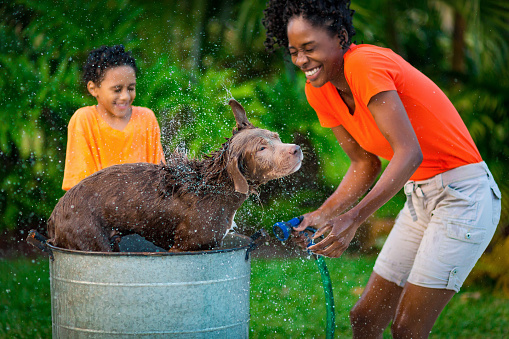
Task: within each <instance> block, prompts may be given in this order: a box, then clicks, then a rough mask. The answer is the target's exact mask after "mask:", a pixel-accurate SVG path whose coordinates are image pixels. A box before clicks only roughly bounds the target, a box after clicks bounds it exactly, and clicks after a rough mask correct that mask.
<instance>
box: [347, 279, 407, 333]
mask: <svg viewBox="0 0 509 339" xmlns="http://www.w3.org/2000/svg"><path fill="white" fill-rule="evenodd" d="M402 291H403V288H402V287H400V286H398V285H397V284H395V283H393V282H390V281H388V280H385V279H384V278H382V277H381V276H379V275H378V274H376V273H375V272H373V273H372V274H371V277H370V278H369V281H368V284H367V285H366V288H365V289H364V292H363V293H362V296H361V298H360V299H359V301H358V302H357V303H356V304H355V306H354V307H353V308H352V310H351V311H350V323H351V325H352V331H353V338H381V337H382V334H383V332H384V330H385V329H386V328H387V326H389V323H390V322H391V320H392V319H393V318H394V313H395V311H396V307H397V305H398V301H399V299H400V296H401V293H402Z"/></svg>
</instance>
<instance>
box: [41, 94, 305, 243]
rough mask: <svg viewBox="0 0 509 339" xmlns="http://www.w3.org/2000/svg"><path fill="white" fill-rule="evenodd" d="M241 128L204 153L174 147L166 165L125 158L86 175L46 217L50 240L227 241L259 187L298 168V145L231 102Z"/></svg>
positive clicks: (238, 125)
mask: <svg viewBox="0 0 509 339" xmlns="http://www.w3.org/2000/svg"><path fill="white" fill-rule="evenodd" d="M229 104H230V106H231V108H232V110H233V113H234V115H235V120H236V122H237V129H236V130H234V131H233V136H232V137H231V138H230V139H227V142H225V143H224V144H223V145H222V148H221V149H220V150H219V151H216V152H213V153H211V154H209V155H207V156H205V157H204V158H203V159H202V160H195V159H188V158H187V157H186V155H185V154H182V153H179V152H175V153H174V154H172V155H171V156H170V157H169V158H168V159H167V165H162V164H161V165H154V164H148V163H136V164H122V165H115V166H111V167H108V168H105V169H103V170H101V171H99V172H96V173H94V174H93V175H91V176H89V177H87V178H85V179H83V180H82V181H81V182H80V183H79V184H77V185H76V186H74V187H73V188H71V189H70V190H69V191H68V192H67V193H66V194H65V195H64V196H63V197H62V198H61V199H60V201H59V202H58V203H57V205H56V206H55V209H54V210H53V213H52V214H51V216H50V218H49V220H48V234H49V237H50V240H49V241H48V242H49V243H50V244H52V245H54V246H57V247H61V248H68V249H76V250H84V251H100V252H109V251H118V242H119V241H120V237H121V236H123V235H127V234H132V233H137V234H139V235H141V236H142V237H144V238H145V239H147V240H148V241H151V242H153V243H154V244H155V245H157V246H159V247H162V248H164V249H170V251H175V252H178V251H195V250H208V249H211V248H213V247H216V246H218V245H220V244H221V241H222V239H223V237H224V236H225V234H226V233H227V232H228V230H229V229H230V228H231V226H232V222H233V217H234V215H235V212H236V211H237V209H238V208H239V207H240V206H241V205H242V203H243V202H244V200H245V199H246V198H247V196H248V195H249V194H250V192H252V191H254V189H256V187H258V186H259V185H261V184H264V183H266V182H267V181H269V180H272V179H276V178H280V177H283V176H286V175H289V174H291V173H293V172H295V171H297V170H298V169H299V168H300V166H301V161H302V151H301V149H300V147H299V146H297V145H293V144H283V143H282V142H281V140H280V139H279V136H278V135H277V134H276V133H273V132H270V131H267V130H264V129H260V128H256V127H254V126H253V125H252V124H251V123H250V122H249V121H248V119H247V117H246V112H245V111H244V108H243V107H242V106H241V105H240V104H239V103H238V102H237V101H235V100H234V99H231V100H230V102H229Z"/></svg>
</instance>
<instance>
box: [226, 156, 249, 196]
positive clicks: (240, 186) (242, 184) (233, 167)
mask: <svg viewBox="0 0 509 339" xmlns="http://www.w3.org/2000/svg"><path fill="white" fill-rule="evenodd" d="M226 170H227V172H228V175H229V176H230V178H232V180H233V184H234V185H235V191H236V192H239V193H242V194H248V192H249V184H248V183H247V180H246V178H245V177H244V176H243V175H242V173H241V172H240V169H239V158H238V157H232V158H230V161H229V162H228V164H227V165H226Z"/></svg>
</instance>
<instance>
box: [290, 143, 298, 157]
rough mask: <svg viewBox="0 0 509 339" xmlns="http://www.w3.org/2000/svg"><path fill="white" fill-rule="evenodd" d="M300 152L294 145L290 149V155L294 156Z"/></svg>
mask: <svg viewBox="0 0 509 339" xmlns="http://www.w3.org/2000/svg"><path fill="white" fill-rule="evenodd" d="M299 152H300V146H299V145H294V146H293V147H292V148H290V154H292V155H295V154H297V153H299Z"/></svg>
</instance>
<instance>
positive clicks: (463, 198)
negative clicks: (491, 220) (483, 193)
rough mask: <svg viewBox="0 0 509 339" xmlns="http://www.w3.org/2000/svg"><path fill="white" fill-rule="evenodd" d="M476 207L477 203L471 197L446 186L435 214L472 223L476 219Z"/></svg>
mask: <svg viewBox="0 0 509 339" xmlns="http://www.w3.org/2000/svg"><path fill="white" fill-rule="evenodd" d="M477 207H478V203H477V202H476V200H475V199H474V198H473V197H472V196H470V195H467V194H465V193H464V192H462V191H460V190H459V189H457V188H455V187H452V186H446V187H445V188H444V191H443V198H442V200H441V202H440V203H439V205H438V206H437V209H436V210H435V213H436V214H438V215H441V216H442V217H447V218H452V219H454V220H462V221H464V222H472V221H474V220H476V218H477Z"/></svg>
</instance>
